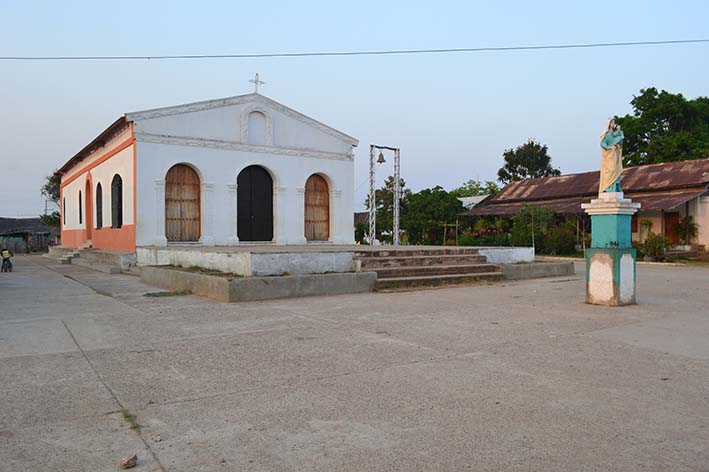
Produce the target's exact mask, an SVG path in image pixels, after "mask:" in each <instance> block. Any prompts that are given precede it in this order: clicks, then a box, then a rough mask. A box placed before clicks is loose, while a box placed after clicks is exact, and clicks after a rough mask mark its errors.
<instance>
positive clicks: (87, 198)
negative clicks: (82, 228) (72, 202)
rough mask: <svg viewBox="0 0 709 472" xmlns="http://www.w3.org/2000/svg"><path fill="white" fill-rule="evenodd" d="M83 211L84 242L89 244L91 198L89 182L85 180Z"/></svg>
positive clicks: (91, 210)
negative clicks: (84, 214)
mask: <svg viewBox="0 0 709 472" xmlns="http://www.w3.org/2000/svg"><path fill="white" fill-rule="evenodd" d="M84 209H85V210H84V211H85V212H86V242H87V243H91V230H92V229H93V226H94V222H93V219H94V211H93V199H92V198H91V181H90V180H89V179H86V189H85V190H84Z"/></svg>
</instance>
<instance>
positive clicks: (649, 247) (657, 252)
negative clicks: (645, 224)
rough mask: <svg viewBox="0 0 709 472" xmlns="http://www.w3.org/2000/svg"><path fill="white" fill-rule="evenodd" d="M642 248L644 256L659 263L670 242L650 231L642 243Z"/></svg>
mask: <svg viewBox="0 0 709 472" xmlns="http://www.w3.org/2000/svg"><path fill="white" fill-rule="evenodd" d="M642 248H643V252H644V253H645V255H646V256H648V257H650V258H652V259H653V260H655V261H660V260H663V259H664V258H665V252H666V251H667V250H668V249H669V248H670V241H669V239H667V238H666V237H664V236H663V235H661V234H656V233H653V232H652V231H651V232H650V233H649V234H648V235H647V237H646V238H645V241H643V245H642Z"/></svg>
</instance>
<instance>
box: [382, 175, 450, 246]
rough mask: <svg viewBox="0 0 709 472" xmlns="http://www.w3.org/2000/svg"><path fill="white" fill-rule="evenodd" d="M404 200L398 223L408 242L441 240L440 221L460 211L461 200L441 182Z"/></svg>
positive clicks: (436, 242)
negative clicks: (446, 189) (445, 188)
mask: <svg viewBox="0 0 709 472" xmlns="http://www.w3.org/2000/svg"><path fill="white" fill-rule="evenodd" d="M407 200H408V201H407V206H406V210H405V211H404V212H402V216H401V223H402V224H401V226H402V228H404V230H405V231H406V233H407V235H408V238H409V243H410V244H443V242H444V241H443V223H445V222H446V221H447V222H452V221H455V219H456V217H457V215H458V214H459V213H460V212H462V211H463V204H462V203H461V202H460V200H458V198H456V197H455V195H453V194H451V193H449V192H446V191H445V190H444V189H443V188H442V187H440V186H436V187H433V188H430V189H429V188H427V189H423V190H421V191H420V192H417V193H414V194H410V195H409V196H408V199H407ZM377 224H379V221H378V220H377Z"/></svg>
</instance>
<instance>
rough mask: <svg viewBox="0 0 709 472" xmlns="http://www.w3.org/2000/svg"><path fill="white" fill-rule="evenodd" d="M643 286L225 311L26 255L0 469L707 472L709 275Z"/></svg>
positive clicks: (464, 292) (7, 339) (12, 303)
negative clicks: (631, 295) (608, 297)
mask: <svg viewBox="0 0 709 472" xmlns="http://www.w3.org/2000/svg"><path fill="white" fill-rule="evenodd" d="M638 269H639V270H638V285H639V288H638V300H639V302H640V304H639V305H636V306H631V307H622V308H605V307H597V306H589V305H585V304H584V303H583V298H584V282H583V279H582V275H583V272H582V270H583V267H582V266H581V265H579V266H577V272H576V276H573V277H563V278H552V279H540V280H531V281H519V282H513V283H512V282H508V283H499V284H495V285H478V286H468V287H460V288H445V289H438V290H427V291H417V292H399V293H383V294H382V293H380V294H359V295H341V296H332V297H317V298H303V299H291V300H279V301H270V302H254V303H242V304H231V305H227V304H220V303H217V302H213V301H210V300H206V299H200V298H197V297H193V296H173V297H162V298H156V297H146V296H144V294H145V293H146V292H156V291H157V290H156V289H154V288H151V287H147V286H145V285H143V284H141V283H140V281H139V279H138V278H136V277H133V276H130V275H108V274H103V273H99V272H93V271H90V270H88V269H84V268H81V267H77V266H70V265H69V266H66V265H64V266H62V265H52V263H51V261H49V260H47V259H44V258H41V257H16V258H15V272H13V273H11V274H0V275H1V276H0V398H1V399H2V402H1V403H0V470H2V471H18V470H23V471H24V470H27V471H30V470H31V471H42V470H51V471H58V470H73V471H94V472H95V471H113V470H116V469H117V465H118V461H119V459H120V458H121V457H122V456H125V455H127V454H129V453H132V452H135V453H137V454H138V457H139V465H138V468H137V469H134V470H176V471H177V470H179V471H196V470H200V471H202V470H205V471H231V470H244V471H247V470H248V471H292V470H298V471H301V470H302V471H385V470H386V471H390V470H400V471H436V470H441V471H458V470H471V471H515V470H518V471H565V472H568V471H586V470H589V471H591V470H593V471H641V470H642V471H673V472H678V471H695V472H696V471H707V470H709V269H707V268H701V267H659V266H638ZM131 426H133V428H134V429H131Z"/></svg>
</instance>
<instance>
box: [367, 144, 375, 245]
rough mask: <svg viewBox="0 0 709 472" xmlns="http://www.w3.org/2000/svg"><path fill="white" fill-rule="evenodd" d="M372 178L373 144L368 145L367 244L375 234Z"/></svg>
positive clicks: (372, 240)
mask: <svg viewBox="0 0 709 472" xmlns="http://www.w3.org/2000/svg"><path fill="white" fill-rule="evenodd" d="M375 184H376V182H375V176H374V144H370V145H369V237H368V239H369V244H370V245H371V244H374V240H375V239H376V234H377V233H376V232H377V202H376V198H375V197H376V192H375V188H374V186H375Z"/></svg>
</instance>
